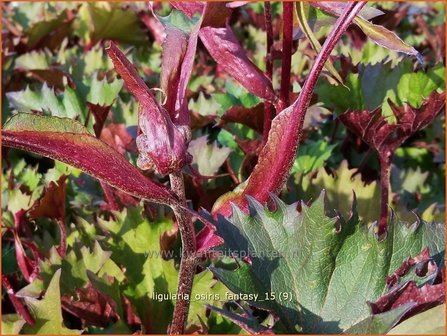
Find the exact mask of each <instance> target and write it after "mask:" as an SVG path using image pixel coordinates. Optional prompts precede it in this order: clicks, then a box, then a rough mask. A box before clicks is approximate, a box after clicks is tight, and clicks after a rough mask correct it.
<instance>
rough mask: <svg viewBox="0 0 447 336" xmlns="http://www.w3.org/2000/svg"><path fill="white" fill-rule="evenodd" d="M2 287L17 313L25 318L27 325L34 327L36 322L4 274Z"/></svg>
mask: <svg viewBox="0 0 447 336" xmlns="http://www.w3.org/2000/svg"><path fill="white" fill-rule="evenodd" d="M2 286H3V288H4V289H5V290H6V293H7V294H8V296H9V299H10V300H11V302H12V305H13V306H14V308H15V309H16V312H17V313H18V314H19V315H20V316H22V317H23V318H24V320H25V321H26V323H28V324H29V325H34V324H35V323H36V321H35V320H34V318H33V317H32V316H31V314H30V312H29V311H28V308H26V306H25V305H24V304H23V302H22V301H21V300H20V299H19V298H18V297H17V296H16V294H15V291H14V288H13V287H12V285H11V282H10V281H9V278H8V277H7V276H6V275H5V274H2Z"/></svg>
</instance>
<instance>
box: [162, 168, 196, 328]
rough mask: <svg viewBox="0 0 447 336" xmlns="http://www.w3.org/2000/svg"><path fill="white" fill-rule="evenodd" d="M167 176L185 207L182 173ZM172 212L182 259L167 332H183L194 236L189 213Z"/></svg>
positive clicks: (192, 271) (193, 260) (192, 270)
mask: <svg viewBox="0 0 447 336" xmlns="http://www.w3.org/2000/svg"><path fill="white" fill-rule="evenodd" d="M169 178H170V181H171V189H172V191H173V192H174V193H175V194H176V195H177V196H178V198H179V199H180V201H181V203H182V205H183V206H184V207H185V208H186V199H185V186H184V181H183V176H182V173H181V172H175V173H172V174H171V175H169ZM174 213H175V217H176V219H177V224H178V227H179V231H180V236H181V239H182V260H181V262H180V274H179V280H178V286H177V300H176V302H175V308H174V315H173V317H172V323H171V327H170V330H169V333H170V334H183V333H184V332H185V324H186V320H187V318H188V310H189V304H190V296H191V290H192V284H193V280H194V274H195V271H196V266H197V257H196V237H195V233H194V226H193V223H192V218H191V215H190V213H189V212H187V211H186V210H185V209H184V208H181V207H174Z"/></svg>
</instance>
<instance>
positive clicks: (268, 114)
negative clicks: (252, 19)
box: [262, 1, 274, 144]
mask: <svg viewBox="0 0 447 336" xmlns="http://www.w3.org/2000/svg"><path fill="white" fill-rule="evenodd" d="M264 20H265V21H264V23H265V32H266V35H267V54H266V59H265V74H266V76H267V78H268V79H270V81H272V79H273V58H272V46H273V26H272V6H271V4H270V1H266V2H265V3H264ZM273 113H274V107H273V105H272V104H271V103H270V102H268V101H266V102H265V103H264V127H263V134H262V138H263V144H265V142H266V141H267V138H268V135H269V131H270V126H271V124H272V117H273Z"/></svg>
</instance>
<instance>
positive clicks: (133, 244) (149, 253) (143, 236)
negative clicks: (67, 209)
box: [99, 207, 225, 334]
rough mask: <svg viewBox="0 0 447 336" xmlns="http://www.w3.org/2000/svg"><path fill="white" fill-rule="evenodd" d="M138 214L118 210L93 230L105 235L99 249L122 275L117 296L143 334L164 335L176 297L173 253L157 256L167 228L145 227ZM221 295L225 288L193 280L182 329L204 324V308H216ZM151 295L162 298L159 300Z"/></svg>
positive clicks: (201, 277)
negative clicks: (108, 254)
mask: <svg viewBox="0 0 447 336" xmlns="http://www.w3.org/2000/svg"><path fill="white" fill-rule="evenodd" d="M141 211H142V209H141V207H133V208H128V209H124V210H123V211H122V212H117V213H115V216H116V219H109V220H105V219H103V218H99V226H100V227H101V229H102V230H103V231H104V232H105V233H106V234H107V237H108V238H107V239H106V241H105V243H106V245H107V247H108V249H109V250H110V251H112V256H111V258H112V260H113V261H114V262H116V263H117V264H118V265H121V266H122V267H123V269H125V277H126V282H125V283H124V285H123V291H122V293H123V294H124V295H126V297H128V298H129V300H130V301H131V302H132V304H133V305H134V307H135V308H136V311H137V313H138V316H140V317H141V319H142V323H143V325H144V327H145V332H146V333H158V334H159V333H166V330H167V327H168V325H169V323H171V317H172V313H173V309H174V304H175V302H174V300H172V295H173V294H174V293H176V291H177V281H178V269H177V268H176V265H175V262H174V259H172V258H173V257H176V252H175V251H164V252H163V251H162V250H161V248H160V236H161V235H162V234H163V233H164V232H166V231H168V230H171V229H172V225H173V222H172V221H171V220H162V221H157V222H149V221H148V220H147V219H145V218H143V216H142V214H141ZM171 252H172V253H171ZM163 256H164V257H166V258H167V259H168V258H169V257H170V259H169V260H165V259H164V258H163ZM224 291H225V287H224V286H223V285H222V283H219V282H218V283H216V281H215V280H213V276H212V273H211V272H209V271H204V272H201V273H199V274H197V275H196V276H195V279H194V284H193V288H192V293H191V306H190V310H189V317H188V322H187V325H188V326H191V325H200V323H199V319H202V320H206V307H205V304H213V305H216V306H218V307H221V305H222V303H221V302H217V301H216V298H217V297H218V296H221V297H223V293H224ZM156 294H158V295H168V297H167V298H166V297H164V298H160V299H159V298H158V297H157V296H156ZM203 295H205V296H203Z"/></svg>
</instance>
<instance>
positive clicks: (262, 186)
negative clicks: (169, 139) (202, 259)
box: [219, 1, 366, 214]
mask: <svg viewBox="0 0 447 336" xmlns="http://www.w3.org/2000/svg"><path fill="white" fill-rule="evenodd" d="M365 5H366V2H364V1H362V2H357V3H355V2H349V3H348V5H347V6H346V9H345V10H344V12H343V14H342V15H341V16H340V17H339V19H338V20H337V22H336V24H335V26H334V29H333V30H332V31H331V33H330V34H329V36H328V38H327V39H326V41H325V42H324V44H323V46H322V48H321V51H320V52H319V53H318V56H317V58H316V59H315V63H314V64H313V66H312V68H311V70H310V73H309V75H308V77H307V79H306V81H305V83H304V85H303V88H302V90H301V92H300V95H299V97H298V99H297V100H296V101H295V102H294V103H293V104H292V106H291V107H290V109H289V111H287V113H285V111H284V112H281V113H280V114H279V115H278V116H277V117H276V118H275V119H274V120H273V123H272V124H274V123H275V121H276V120H278V123H280V122H281V121H280V120H281V118H283V119H284V118H287V127H284V128H282V134H281V137H282V141H281V142H280V143H279V145H278V143H277V142H276V136H277V135H276V132H272V131H270V134H269V138H268V139H267V143H266V145H265V146H264V148H263V149H262V151H261V153H260V155H259V159H258V164H257V165H256V166H255V168H254V169H253V172H252V174H251V176H250V179H249V181H248V184H247V186H246V187H245V189H244V191H243V193H242V194H241V197H240V198H239V199H238V200H236V199H232V202H233V203H235V204H237V205H238V206H240V207H245V206H246V204H247V203H246V201H245V195H251V196H253V197H255V198H256V199H257V200H258V201H259V202H265V201H266V200H268V199H269V197H270V193H272V192H273V193H277V192H279V190H281V188H282V187H283V185H284V183H285V181H286V180H287V177H288V176H289V172H290V168H291V167H292V164H293V160H294V158H295V153H296V150H297V148H298V144H299V142H300V140H301V137H302V131H303V124H304V118H305V115H306V112H307V108H308V107H309V103H310V100H311V98H312V93H313V90H314V88H315V85H316V83H317V80H318V77H319V75H320V73H321V71H322V69H323V67H324V64H325V62H326V61H327V59H328V57H329V55H330V53H331V52H332V50H333V49H334V47H335V45H336V44H337V42H338V41H339V40H340V38H341V36H342V34H343V33H344V32H345V30H346V29H347V28H348V26H349V25H350V24H351V22H352V20H354V18H355V17H356V15H357V14H358V13H359V12H360V10H361V9H362V8H363V7H364V6H365ZM290 110H291V111H290ZM283 113H284V114H283ZM289 116H290V117H289ZM279 127H282V126H279ZM270 140H271V141H272V144H274V146H275V147H276V148H275V150H274V151H273V150H272V148H271V147H270V146H269V145H270V143H269V142H270ZM266 160H267V161H268V162H269V166H268V167H269V169H266V168H265V167H266V164H265V163H264V164H260V163H262V162H263V161H264V162H266ZM237 202H238V203H237ZM222 208H223V206H222ZM222 208H221V209H219V212H220V213H221V214H226V213H231V206H230V204H229V203H226V204H225V209H222Z"/></svg>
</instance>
